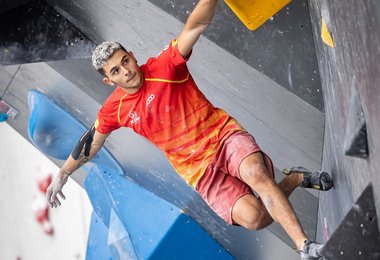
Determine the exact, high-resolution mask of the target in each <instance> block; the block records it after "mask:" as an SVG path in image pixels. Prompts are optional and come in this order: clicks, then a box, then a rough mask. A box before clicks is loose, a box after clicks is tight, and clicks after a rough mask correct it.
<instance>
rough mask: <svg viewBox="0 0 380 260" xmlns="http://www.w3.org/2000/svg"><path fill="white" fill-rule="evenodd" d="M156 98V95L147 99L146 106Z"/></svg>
mask: <svg viewBox="0 0 380 260" xmlns="http://www.w3.org/2000/svg"><path fill="white" fill-rule="evenodd" d="M155 98H156V96H155V95H154V94H152V95H150V96H149V97H148V98H147V99H146V106H149V104H150V103H151V102H152V101H153V99H155Z"/></svg>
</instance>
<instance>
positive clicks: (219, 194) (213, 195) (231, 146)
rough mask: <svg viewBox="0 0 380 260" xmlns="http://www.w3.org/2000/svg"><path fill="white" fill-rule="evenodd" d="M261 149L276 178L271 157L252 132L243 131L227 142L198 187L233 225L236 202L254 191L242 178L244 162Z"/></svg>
mask: <svg viewBox="0 0 380 260" xmlns="http://www.w3.org/2000/svg"><path fill="white" fill-rule="evenodd" d="M257 152H261V153H262V154H263V158H264V161H265V164H266V166H267V168H268V170H269V171H270V172H271V173H272V176H273V178H274V169H273V163H272V161H271V159H270V158H269V157H268V156H267V155H266V154H265V153H264V152H262V151H261V149H260V147H259V146H258V145H257V144H256V141H255V139H254V138H253V136H252V135H250V134H249V133H247V132H245V131H239V132H236V133H234V134H232V135H231V136H229V137H228V138H227V139H226V140H225V141H224V143H223V144H222V146H221V147H220V148H219V150H218V152H217V153H216V155H215V157H214V159H213V160H212V162H211V163H210V165H209V166H208V167H207V169H206V171H205V173H204V174H203V176H202V177H201V179H200V180H199V181H198V184H197V186H196V190H197V191H198V192H199V193H200V195H201V196H202V198H203V199H204V200H205V201H206V202H207V204H208V205H209V206H210V208H211V209H212V210H214V211H215V212H216V214H218V215H219V216H220V217H221V218H222V219H224V220H225V221H226V222H227V223H229V224H236V223H234V222H233V220H232V208H233V206H234V205H235V203H236V201H238V199H240V198H241V197H243V196H244V195H247V194H253V192H252V190H251V188H250V187H249V186H248V185H247V184H245V182H243V181H242V180H241V178H240V174H239V166H240V163H241V162H242V161H243V159H244V158H246V157H247V156H248V155H250V154H253V153H257Z"/></svg>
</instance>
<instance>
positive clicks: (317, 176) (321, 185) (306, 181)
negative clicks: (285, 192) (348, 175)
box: [282, 166, 333, 191]
mask: <svg viewBox="0 0 380 260" xmlns="http://www.w3.org/2000/svg"><path fill="white" fill-rule="evenodd" d="M282 173H283V174H285V175H290V174H292V173H297V174H302V175H303V181H302V183H301V186H302V187H304V188H311V189H316V190H321V191H327V190H329V189H331V188H332V187H333V180H332V178H331V177H330V175H329V174H328V173H327V172H323V171H320V172H310V171H309V170H308V169H306V168H304V167H300V166H295V167H291V168H289V169H284V170H282Z"/></svg>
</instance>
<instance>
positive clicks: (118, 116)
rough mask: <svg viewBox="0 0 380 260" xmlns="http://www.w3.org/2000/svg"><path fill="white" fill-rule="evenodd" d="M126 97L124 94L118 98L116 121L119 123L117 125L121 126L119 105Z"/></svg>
mask: <svg viewBox="0 0 380 260" xmlns="http://www.w3.org/2000/svg"><path fill="white" fill-rule="evenodd" d="M126 96H128V94H125V95H124V96H123V97H122V98H120V102H119V107H118V109H117V121H118V122H119V125H121V120H120V108H121V104H122V103H123V99H124V98H125V97H126Z"/></svg>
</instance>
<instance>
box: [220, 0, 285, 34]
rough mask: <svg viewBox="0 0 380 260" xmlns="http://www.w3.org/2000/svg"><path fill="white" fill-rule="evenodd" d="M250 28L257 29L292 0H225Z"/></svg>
mask: <svg viewBox="0 0 380 260" xmlns="http://www.w3.org/2000/svg"><path fill="white" fill-rule="evenodd" d="M224 1H225V2H226V4H227V5H228V6H229V7H230V8H231V9H232V11H233V12H234V13H235V14H236V16H237V17H239V19H240V20H241V21H242V22H243V23H244V25H245V26H247V28H248V29H250V30H256V29H257V28H259V27H260V26H261V25H262V24H263V23H265V21H267V20H268V19H269V18H271V17H272V16H273V15H275V14H276V13H277V12H278V11H280V10H281V9H282V8H283V7H284V6H285V5H287V4H288V3H289V2H291V0H255V1H253V0H224Z"/></svg>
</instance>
